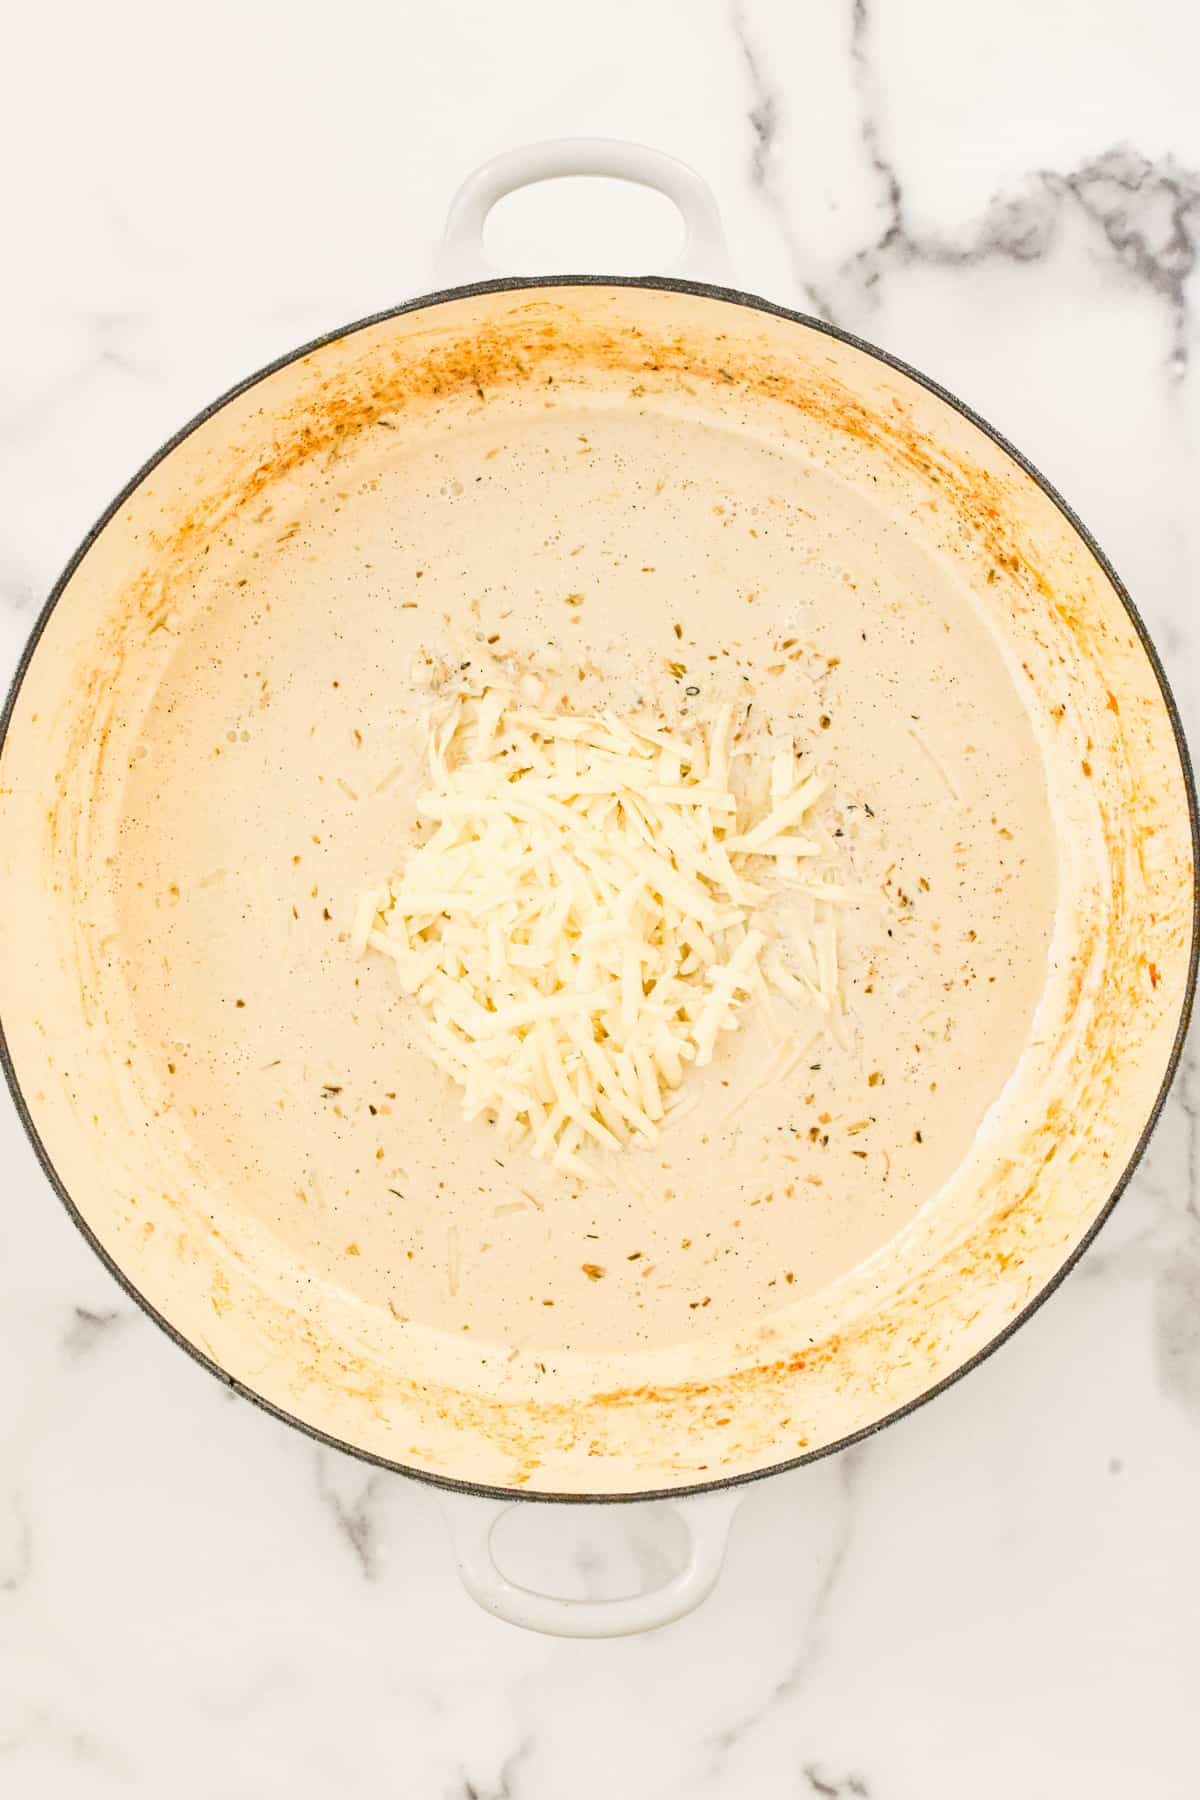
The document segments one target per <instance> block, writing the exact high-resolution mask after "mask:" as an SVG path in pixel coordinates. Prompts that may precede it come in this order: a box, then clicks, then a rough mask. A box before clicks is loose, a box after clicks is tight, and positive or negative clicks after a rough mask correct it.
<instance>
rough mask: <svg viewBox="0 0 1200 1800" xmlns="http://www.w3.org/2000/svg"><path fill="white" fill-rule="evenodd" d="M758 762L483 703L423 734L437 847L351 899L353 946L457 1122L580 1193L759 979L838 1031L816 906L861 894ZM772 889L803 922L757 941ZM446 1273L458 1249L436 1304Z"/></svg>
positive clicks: (731, 1018) (777, 765)
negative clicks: (493, 1128)
mask: <svg viewBox="0 0 1200 1800" xmlns="http://www.w3.org/2000/svg"><path fill="white" fill-rule="evenodd" d="M753 761H754V755H753V752H752V751H751V750H749V749H748V748H746V747H745V746H744V745H741V744H740V743H739V741H738V734H737V731H736V729H735V727H734V720H733V709H732V708H731V707H728V706H725V707H722V708H720V709H719V710H718V711H717V712H716V713H715V715H714V716H713V717H712V718H711V719H710V720H707V721H705V722H703V723H694V724H693V723H687V724H684V725H680V726H675V727H673V728H672V729H671V730H669V731H668V730H666V729H663V728H661V727H658V726H654V725H651V724H650V723H649V722H643V721H642V720H640V719H639V718H637V717H627V718H617V717H616V716H614V715H612V714H610V713H607V712H597V713H592V714H587V715H583V714H573V713H570V712H567V711H565V710H552V709H551V708H549V707H546V708H545V709H544V710H540V709H539V707H538V705H536V704H531V703H530V701H529V698H528V696H527V695H521V696H518V695H517V694H515V693H513V692H510V691H508V690H506V689H504V688H501V687H488V688H485V689H484V691H483V692H482V693H479V694H468V693H459V694H456V695H455V696H454V698H453V700H452V701H451V702H449V703H448V704H447V705H446V706H445V707H444V708H443V709H441V710H440V711H439V712H438V715H437V717H436V718H435V719H434V720H433V722H432V723H431V725H430V728H429V732H428V739H427V746H426V772H425V773H426V780H425V785H424V786H423V788H422V791H421V792H420V794H419V796H418V803H417V804H418V811H419V813H420V815H421V816H422V817H423V818H424V819H426V820H428V821H430V823H431V826H432V829H431V830H430V832H429V834H428V836H427V837H426V840H425V842H423V843H422V844H420V845H419V846H418V847H416V848H414V849H413V850H412V851H411V852H410V853H409V855H408V856H407V858H406V860H405V861H404V864H403V866H402V867H401V869H400V870H399V872H398V873H397V874H396V875H395V876H394V877H393V878H392V880H391V881H390V882H389V883H388V884H387V886H386V887H381V888H378V889H375V890H373V891H370V892H368V893H366V894H364V895H362V896H361V898H360V900H359V903H358V906H357V908H356V910H355V913H354V917H353V926H352V930H351V932H350V942H351V948H352V950H353V951H354V952H355V953H358V954H362V953H364V952H366V951H367V950H373V951H377V952H381V953H383V954H385V955H387V956H388V957H390V958H391V959H392V960H393V962H394V965H395V968H396V972H397V975H398V977H399V980H400V983H401V986H402V987H403V988H404V990H405V991H406V992H407V993H409V994H411V995H412V996H413V997H414V998H415V1000H416V1002H417V1004H418V1006H419V1008H420V1011H421V1014H422V1017H423V1023H424V1027H425V1034H426V1044H427V1048H428V1050H429V1054H430V1055H431V1057H432V1058H433V1059H434V1060H435V1061H436V1062H437V1064H438V1065H439V1066H440V1067H441V1068H442V1069H444V1070H445V1072H446V1073H447V1075H448V1076H449V1077H450V1078H451V1080H453V1081H454V1082H455V1083H457V1085H458V1086H459V1087H460V1088H461V1089H462V1100H463V1110H464V1113H465V1115H466V1116H467V1117H469V1118H476V1117H479V1116H481V1115H483V1116H486V1117H489V1118H490V1119H492V1120H493V1121H494V1122H495V1124H496V1125H497V1126H498V1128H499V1130H500V1133H501V1136H502V1137H503V1139H504V1141H505V1142H506V1143H507V1144H511V1145H515V1144H518V1143H521V1142H524V1143H526V1144H527V1145H528V1147H529V1148H530V1150H531V1152H532V1154H533V1156H534V1157H536V1158H539V1159H542V1158H546V1159H549V1161H550V1162H551V1163H552V1164H553V1166H554V1167H556V1168H558V1169H560V1170H562V1171H563V1172H565V1173H569V1174H572V1175H575V1176H577V1177H579V1178H580V1179H584V1178H589V1177H590V1178H594V1177H595V1176H596V1174H597V1173H598V1171H597V1169H596V1168H595V1167H594V1166H593V1165H592V1164H591V1163H590V1162H588V1161H587V1160H586V1159H585V1156H584V1155H583V1154H581V1152H582V1151H584V1150H585V1149H586V1150H588V1151H589V1152H590V1151H595V1150H620V1149H622V1148H624V1147H625V1146H627V1145H631V1144H632V1145H638V1146H643V1147H644V1146H646V1145H648V1144H652V1143H653V1142H654V1141H655V1139H656V1138H657V1136H658V1133H659V1131H660V1129H661V1128H662V1126H663V1125H664V1124H665V1123H667V1122H669V1121H670V1120H671V1118H672V1117H677V1116H679V1114H680V1113H681V1112H682V1111H683V1110H684V1108H683V1105H682V1103H681V1101H680V1099H679V1097H678V1096H677V1090H678V1089H679V1087H680V1085H681V1083H683V1082H684V1081H685V1079H686V1074H687V1071H688V1069H689V1068H702V1067H704V1066H705V1065H706V1064H707V1063H709V1062H711V1061H712V1059H713V1057H714V1055H715V1054H716V1051H717V1047H718V1044H719V1040H720V1038H721V1036H722V1034H723V1033H725V1032H729V1031H733V1030H735V1029H736V1028H737V1026H738V1023H739V1013H740V1012H741V1010H742V1008H743V1007H744V1006H745V1005H746V1003H747V1001H748V1000H749V999H750V998H751V997H752V996H754V995H759V996H761V995H762V994H763V993H764V991H765V990H764V988H763V976H764V973H765V974H766V976H767V978H768V979H769V980H770V981H771V982H772V985H773V986H774V987H775V989H776V991H777V992H780V993H783V994H784V995H785V996H787V997H789V998H791V999H793V1000H796V1001H799V1002H800V1003H801V1004H803V1005H805V1006H809V1007H813V1008H815V1009H816V1010H817V1011H818V1013H820V1014H823V1015H824V1016H825V1018H826V1020H827V1021H832V1020H833V1019H834V1018H837V1017H839V1016H840V1013H841V1005H840V998H839V995H838V992H837V982H838V970H837V933H836V931H835V928H834V923H833V917H832V908H833V906H834V905H835V904H845V903H852V902H854V901H856V900H858V899H860V898H864V897H865V896H863V895H861V894H860V893H859V892H858V891H856V890H854V889H852V888H849V887H847V886H845V885H844V884H841V883H839V882H836V881H833V880H830V881H823V880H822V879H821V878H822V876H824V875H828V874H830V873H831V871H830V869H829V859H828V858H827V857H826V855H825V852H824V851H823V849H822V839H823V838H824V836H825V834H824V833H823V832H820V831H818V832H817V833H816V835H812V834H811V832H806V830H805V827H806V824H807V825H809V826H810V827H811V825H812V820H811V818H810V815H811V814H812V810H813V808H814V807H815V805H816V803H817V802H818V800H819V799H820V798H821V796H822V795H823V793H824V792H825V787H826V784H825V782H824V781H823V780H822V779H821V778H820V777H819V776H817V775H814V774H813V773H811V772H806V773H805V774H804V775H803V776H799V775H798V773H797V770H796V761H797V759H796V757H795V755H794V753H793V751H792V750H791V749H790V748H788V749H786V750H778V749H776V750H775V751H774V752H773V755H772V758H771V761H770V763H769V765H768V767H767V771H766V776H767V778H769V779H767V778H763V779H759V778H757V776H756V771H755V770H754V768H753V767H747V765H748V764H752V763H753ZM755 793H762V794H763V796H764V797H763V799H762V802H761V803H760V804H757V805H755V804H754V803H753V802H752V801H751V800H750V799H748V798H747V796H748V795H753V794H755ZM801 870H803V875H802V876H801V875H800V873H799V872H800V871H801ZM781 890H782V891H788V890H791V891H793V892H795V893H798V894H801V895H806V896H808V898H807V900H806V901H802V902H801V904H802V905H805V906H806V907H807V916H808V918H809V919H810V920H811V924H810V925H809V927H808V929H807V930H805V931H800V933H799V936H798V935H797V933H798V927H797V926H796V923H795V921H792V922H791V923H790V925H789V929H788V932H787V933H786V934H785V935H784V936H783V937H782V938H781V939H779V940H778V941H772V939H773V938H774V936H775V934H774V933H773V932H772V929H771V926H770V923H769V922H768V920H767V916H766V908H767V906H768V904H769V902H770V901H771V900H772V899H773V898H774V897H775V896H776V894H778V893H779V892H780V891H781ZM765 950H766V951H768V957H767V960H766V961H765V962H761V966H760V959H762V958H763V953H764V951H765ZM787 1060H789V1059H788V1058H787V1056H786V1051H785V1053H784V1061H785V1062H786V1061H787ZM689 1110H690V1108H689ZM457 1263H458V1258H457V1250H456V1246H453V1245H452V1246H451V1248H450V1253H449V1256H448V1265H449V1270H450V1285H451V1288H452V1289H453V1287H454V1285H455V1283H456V1281H457Z"/></svg>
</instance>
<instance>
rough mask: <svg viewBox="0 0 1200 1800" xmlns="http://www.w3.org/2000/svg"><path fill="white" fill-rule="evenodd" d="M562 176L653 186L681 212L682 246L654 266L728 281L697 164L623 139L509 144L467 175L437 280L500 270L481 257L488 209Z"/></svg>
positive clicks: (454, 283)
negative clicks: (665, 264) (668, 263)
mask: <svg viewBox="0 0 1200 1800" xmlns="http://www.w3.org/2000/svg"><path fill="white" fill-rule="evenodd" d="M563 175H609V176H612V177H614V178H615V179H616V180H618V181H635V182H638V183H639V184H640V185H641V186H642V187H649V188H657V190H658V192H659V193H660V194H665V195H666V196H667V198H668V200H673V201H674V202H675V205H676V206H677V207H678V208H679V211H680V212H681V213H682V215H683V222H684V226H685V227H686V237H685V240H684V246H683V252H682V254H681V255H680V256H679V257H678V258H677V259H676V261H675V263H674V265H673V267H672V268H670V269H661V270H656V271H654V272H655V273H656V274H664V275H667V274H672V275H686V276H690V277H691V278H693V279H694V280H696V281H711V282H715V283H716V284H718V285H721V284H722V283H724V284H726V285H728V283H729V282H730V280H731V270H730V265H729V251H728V248H727V247H726V243H725V233H724V232H723V231H722V229H721V215H720V213H719V212H718V211H717V203H716V201H715V200H714V198H713V194H712V189H711V188H710V187H709V186H708V184H707V182H705V181H703V180H702V179H701V177H700V176H699V175H697V173H696V171H695V169H691V168H689V167H688V165H687V163H683V162H679V161H677V160H676V158H675V157H673V156H667V155H666V154H665V153H664V152H663V151H662V150H651V149H649V148H648V146H647V145H645V144H627V143H625V142H624V141H623V140H622V139H620V138H552V139H550V140H549V141H547V142H546V143H543V144H525V145H522V146H521V148H519V149H517V150H506V151H504V153H503V154H502V155H500V156H494V157H493V158H492V160H491V161H490V162H486V163H484V164H483V166H482V167H481V168H478V169H476V170H475V173H474V174H473V175H468V176H467V179H466V180H465V181H464V182H463V184H462V186H461V187H460V188H459V190H458V192H457V194H455V196H454V199H453V200H452V201H451V202H450V212H449V215H448V216H447V219H446V233H445V236H444V238H443V239H442V248H441V254H440V256H439V257H438V262H437V279H438V281H439V283H441V284H442V285H443V286H445V287H458V286H460V285H463V284H466V283H468V282H472V281H486V280H487V279H488V278H489V277H490V276H494V275H498V274H501V273H503V271H502V270H499V269H494V268H493V267H492V266H491V264H490V263H489V262H488V260H487V257H486V256H485V255H484V251H483V227H484V222H485V220H486V219H487V216H488V214H489V213H490V212H491V210H492V208H493V206H495V204H496V202H497V200H502V199H503V198H504V196H505V194H511V193H513V192H514V190H515V189H517V188H523V187H529V186H530V185H531V184H532V183H534V182H538V181H553V180H557V179H558V178H559V177H560V176H563Z"/></svg>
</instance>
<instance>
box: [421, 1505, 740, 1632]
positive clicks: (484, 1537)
mask: <svg viewBox="0 0 1200 1800" xmlns="http://www.w3.org/2000/svg"><path fill="white" fill-rule="evenodd" d="M438 1497H439V1499H440V1500H441V1503H442V1510H443V1512H444V1514H445V1517H446V1524H447V1526H448V1527H449V1530H450V1536H451V1538H452V1539H453V1541H454V1554H455V1556H456V1558H457V1560H458V1572H459V1574H460V1576H461V1577H462V1583H463V1586H464V1587H465V1588H466V1590H467V1592H468V1594H470V1596H471V1598H472V1600H474V1601H476V1602H477V1603H478V1604H479V1605H480V1606H482V1607H483V1609H484V1611H485V1612H490V1613H492V1614H494V1616H495V1617H496V1618H497V1619H503V1620H504V1622H505V1623H506V1624H508V1625H520V1626H523V1627H524V1629H525V1630H526V1631H542V1632H545V1633H547V1634H548V1635H549V1636H551V1637H572V1638H612V1637H628V1636H631V1635H632V1634H633V1633H634V1632H637V1631H653V1630H654V1629H655V1628H656V1627H657V1626H659V1625H669V1624H670V1623H671V1621H672V1620H673V1619H681V1618H682V1617H683V1616H684V1614H685V1613H689V1612H691V1611H692V1609H693V1608H694V1607H697V1606H699V1605H700V1602H701V1601H702V1600H705V1599H707V1598H708V1595H709V1594H710V1593H711V1592H712V1590H713V1586H714V1584H715V1583H716V1579H717V1576H718V1575H719V1574H720V1573H721V1564H722V1562H723V1561H724V1559H725V1545H726V1541H727V1540H728V1537H729V1527H730V1525H731V1523H732V1521H733V1515H734V1513H735V1512H736V1511H737V1509H738V1506H739V1504H740V1503H741V1498H742V1494H741V1489H740V1488H723V1489H719V1490H718V1491H717V1492H716V1493H712V1494H696V1495H693V1496H691V1497H690V1498H689V1497H688V1496H686V1495H684V1496H681V1497H680V1498H679V1499H678V1500H670V1501H667V1502H665V1503H664V1504H666V1505H669V1506H672V1507H674V1509H675V1511H676V1512H677V1513H678V1514H679V1516H680V1518H682V1520H683V1521H684V1523H685V1525H686V1526H687V1530H688V1540H689V1542H688V1557H687V1561H686V1562H685V1564H684V1565H683V1568H682V1569H680V1571H679V1573H678V1574H677V1575H673V1576H672V1577H671V1579H670V1580H669V1581H667V1582H665V1583H664V1584H663V1586H662V1587H658V1588H652V1589H651V1591H650V1592H649V1593H648V1594H630V1595H628V1596H626V1597H624V1598H622V1599H619V1600H568V1599H564V1598H563V1597H562V1596H560V1595H555V1594H541V1593H538V1592H537V1591H536V1590H535V1589H534V1588H527V1587H522V1586H520V1584H519V1583H517V1582H515V1581H510V1580H509V1578H508V1576H507V1575H505V1574H503V1573H502V1571H501V1570H500V1569H499V1568H498V1567H497V1564H496V1560H495V1558H494V1556H493V1555H492V1533H493V1532H494V1530H495V1528H496V1526H497V1524H498V1523H499V1521H500V1519H501V1517H502V1516H503V1514H504V1513H506V1512H507V1511H508V1510H509V1507H510V1506H511V1505H512V1502H511V1501H508V1500H492V1499H486V1498H484V1497H483V1496H479V1495H475V1494H453V1493H447V1492H443V1493H441V1494H440V1495H439V1496H438Z"/></svg>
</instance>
